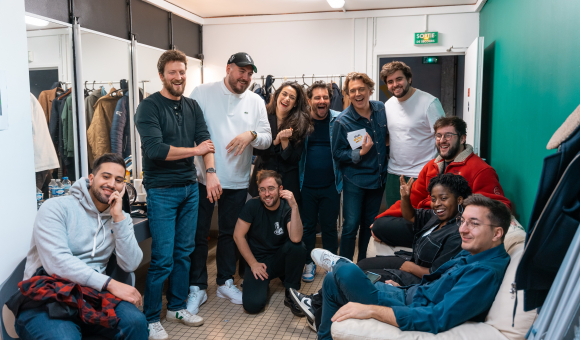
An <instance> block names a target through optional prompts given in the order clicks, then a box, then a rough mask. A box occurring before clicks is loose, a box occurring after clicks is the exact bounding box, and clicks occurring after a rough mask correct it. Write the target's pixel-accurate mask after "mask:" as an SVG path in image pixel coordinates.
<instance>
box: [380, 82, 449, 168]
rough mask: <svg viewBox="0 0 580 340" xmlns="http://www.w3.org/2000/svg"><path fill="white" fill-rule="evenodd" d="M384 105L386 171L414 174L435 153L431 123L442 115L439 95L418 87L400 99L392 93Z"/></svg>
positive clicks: (443, 114) (443, 113)
mask: <svg viewBox="0 0 580 340" xmlns="http://www.w3.org/2000/svg"><path fill="white" fill-rule="evenodd" d="M385 109H386V112H387V127H388V128H389V142H390V159H389V166H388V168H387V171H388V172H389V173H390V174H394V175H404V176H407V177H414V178H417V177H418V176H419V172H421V169H423V166H425V164H427V162H429V161H430V160H432V159H433V158H435V156H436V154H437V148H436V147H435V137H434V136H433V134H434V133H435V131H434V130H433V124H435V121H437V119H439V118H440V117H444V116H445V112H444V111H443V107H442V106H441V103H440V102H439V99H437V98H436V97H434V96H432V95H430V94H429V93H427V92H423V91H421V90H418V89H417V90H416V91H415V93H413V95H412V96H411V98H409V99H407V100H406V101H404V102H402V103H399V100H398V99H397V98H396V97H394V96H393V97H391V98H390V99H389V100H387V102H386V103H385Z"/></svg>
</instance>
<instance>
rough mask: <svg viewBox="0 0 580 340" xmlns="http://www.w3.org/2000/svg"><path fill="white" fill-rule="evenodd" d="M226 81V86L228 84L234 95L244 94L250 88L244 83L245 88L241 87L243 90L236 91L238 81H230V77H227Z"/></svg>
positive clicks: (248, 84) (247, 83)
mask: <svg viewBox="0 0 580 340" xmlns="http://www.w3.org/2000/svg"><path fill="white" fill-rule="evenodd" d="M227 81H228V84H230V87H231V88H232V91H234V93H236V94H242V93H244V92H246V90H247V89H248V87H249V86H250V83H249V82H246V84H245V86H243V88H242V89H241V90H238V88H237V85H238V80H237V79H232V78H231V77H227Z"/></svg>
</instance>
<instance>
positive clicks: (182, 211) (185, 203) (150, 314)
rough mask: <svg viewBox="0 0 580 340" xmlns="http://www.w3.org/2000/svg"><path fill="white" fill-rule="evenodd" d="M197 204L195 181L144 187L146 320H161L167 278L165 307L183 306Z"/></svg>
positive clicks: (177, 308) (172, 309)
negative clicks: (147, 250)
mask: <svg viewBox="0 0 580 340" xmlns="http://www.w3.org/2000/svg"><path fill="white" fill-rule="evenodd" d="M198 204H199V190H198V187H197V183H194V184H189V185H186V186H179V187H170V188H151V189H149V190H147V217H148V218H149V230H150V231H151V237H152V243H151V264H150V265H149V272H148V273H147V281H146V284H145V301H144V304H143V312H144V313H145V316H146V317H147V322H149V323H152V322H157V321H159V319H160V317H159V314H160V313H161V305H162V300H161V295H162V293H163V284H164V282H165V280H166V279H167V278H168V277H169V288H168V289H167V294H166V297H167V309H168V310H170V311H178V310H181V309H184V308H185V306H186V305H185V300H186V299H187V294H188V292H189V285H188V281H189V280H188V279H189V269H190V259H189V255H190V254H191V253H192V252H193V249H194V248H195V231H196V229H197V208H198Z"/></svg>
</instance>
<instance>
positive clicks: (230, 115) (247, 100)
mask: <svg viewBox="0 0 580 340" xmlns="http://www.w3.org/2000/svg"><path fill="white" fill-rule="evenodd" d="M189 97H190V98H192V99H194V100H196V101H197V103H198V104H199V106H200V107H201V110H202V111H203V117H204V118H205V122H206V124H207V130H208V131H209V134H210V138H211V141H212V142H213V144H214V146H215V169H216V172H217V176H218V179H219V180H220V184H221V186H222V188H224V189H245V188H247V187H248V185H249V183H250V169H251V164H252V153H253V148H257V149H266V148H268V147H269V146H270V144H272V132H271V131H270V123H269V122H268V115H267V113H266V104H265V103H264V100H263V99H262V98H260V96H258V95H257V94H255V93H253V92H250V91H246V92H244V93H242V94H235V93H232V92H230V90H228V88H227V87H226V85H225V83H224V81H223V80H222V81H218V82H215V83H208V84H202V85H199V86H197V87H196V88H195V89H194V90H193V92H192V93H191V95H190V96H189ZM245 131H256V133H257V134H258V137H256V139H255V140H254V141H252V142H251V143H250V145H248V146H247V147H246V148H245V149H244V152H243V153H242V154H241V155H237V156H234V152H233V151H232V152H231V153H229V154H228V152H227V150H226V146H227V145H228V144H229V143H230V141H231V140H232V139H234V137H236V136H237V135H239V134H241V133H243V132H245ZM195 168H196V169H197V177H198V180H199V182H200V183H202V184H204V185H205V184H206V181H205V164H204V163H203V158H202V157H201V156H197V157H195Z"/></svg>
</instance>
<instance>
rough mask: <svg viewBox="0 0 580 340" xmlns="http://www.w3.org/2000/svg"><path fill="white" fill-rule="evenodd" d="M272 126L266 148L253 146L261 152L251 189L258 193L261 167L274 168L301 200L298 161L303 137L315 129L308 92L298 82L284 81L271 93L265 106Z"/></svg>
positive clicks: (254, 193) (286, 186)
mask: <svg viewBox="0 0 580 340" xmlns="http://www.w3.org/2000/svg"><path fill="white" fill-rule="evenodd" d="M266 110H267V112H268V121H269V122H270V128H271V129H272V144H271V145H270V147H269V148H267V149H265V150H257V149H254V155H256V156H258V157H257V158H256V160H255V162H254V171H253V173H252V176H251V179H250V187H249V189H248V191H249V192H250V195H252V196H258V187H257V184H256V174H257V173H258V171H260V170H274V171H276V172H278V173H279V174H280V175H281V176H282V186H283V187H284V189H286V190H290V191H291V192H292V193H293V194H294V197H295V198H296V201H297V202H298V203H300V201H301V196H300V177H299V171H298V164H299V162H300V157H301V156H302V150H304V140H305V139H306V137H307V136H308V135H309V134H310V133H312V131H313V130H314V128H313V126H312V121H311V119H310V115H309V114H308V101H307V99H306V94H305V93H304V90H303V89H302V86H300V85H299V84H298V83H297V82H295V81H292V82H285V83H282V85H280V87H279V88H278V89H277V90H276V92H275V93H274V94H273V95H272V96H271V98H270V103H268V105H267V106H266Z"/></svg>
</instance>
